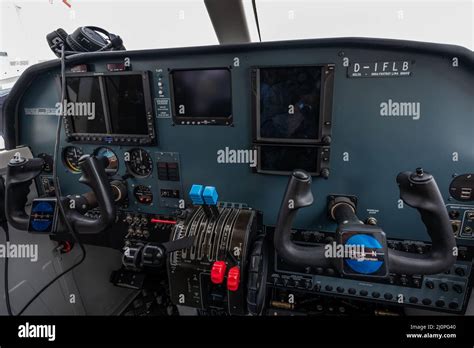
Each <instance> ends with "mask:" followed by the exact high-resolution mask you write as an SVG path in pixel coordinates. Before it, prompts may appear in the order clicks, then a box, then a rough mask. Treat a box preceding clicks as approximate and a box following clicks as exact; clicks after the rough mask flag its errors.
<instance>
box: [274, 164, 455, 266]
mask: <svg viewBox="0 0 474 348" xmlns="http://www.w3.org/2000/svg"><path fill="white" fill-rule="evenodd" d="M397 183H398V185H399V188H400V198H401V199H402V200H403V201H404V202H405V204H407V205H409V206H410V207H413V208H416V209H417V210H418V212H419V213H420V215H421V219H422V221H423V223H424V224H425V226H426V228H427V230H428V234H429V236H430V237H431V242H432V246H431V250H430V251H429V252H428V253H426V254H414V253H408V252H402V251H397V250H393V249H389V248H387V246H386V241H385V234H384V233H383V231H382V230H381V229H380V228H378V227H375V226H369V225H365V224H363V223H362V222H361V221H360V220H359V218H358V217H357V216H356V214H355V206H354V205H353V204H351V202H350V201H349V200H348V199H347V200H344V199H341V200H340V201H338V202H337V203H335V204H334V203H333V205H332V207H331V216H332V218H333V219H334V220H335V221H337V223H338V233H339V234H341V233H347V232H349V231H350V234H351V235H352V236H354V235H358V237H357V238H355V239H352V240H362V238H359V237H361V236H362V235H365V236H367V235H371V236H370V237H369V238H371V239H372V241H373V240H374V239H376V240H377V241H376V242H375V244H376V247H377V248H379V250H381V252H380V254H384V255H383V256H384V258H383V260H384V261H383V262H384V263H385V268H386V269H387V270H388V271H389V272H394V273H401V274H435V273H441V272H444V271H446V270H448V269H449V268H450V267H451V266H452V265H453V264H454V262H455V261H456V256H455V247H456V241H455V239H454V236H453V233H452V229H451V225H450V223H449V217H448V214H447V211H446V208H445V206H444V202H443V198H442V196H441V193H440V191H439V189H438V186H437V184H436V181H435V179H434V178H433V176H432V175H430V174H429V173H426V172H423V170H422V169H421V168H418V169H417V170H416V172H414V173H413V172H402V173H400V174H398V176H397ZM312 203H313V194H312V192H311V176H309V175H308V174H307V173H306V172H304V171H302V170H295V171H294V172H293V174H292V175H291V177H290V180H289V182H288V186H287V188H286V192H285V196H284V198H283V202H282V205H281V207H280V212H279V215H278V221H277V225H276V228H275V236H274V245H275V249H276V251H277V253H278V255H279V256H281V257H282V258H283V259H284V260H285V261H286V262H288V263H290V264H293V265H298V266H305V267H307V266H310V267H331V266H334V267H336V268H338V269H339V270H340V271H341V263H340V262H339V260H336V259H335V258H331V257H326V255H325V247H324V246H325V245H324V244H320V245H316V246H312V247H307V246H302V245H298V244H295V243H294V242H293V241H292V240H291V239H290V234H291V226H292V223H293V220H294V218H295V216H296V214H297V212H298V209H300V208H304V207H307V206H310V205H311V204H312ZM375 237H376V238H375ZM338 240H344V238H342V239H341V238H338ZM369 244H372V245H369V247H373V248H374V245H373V244H374V243H373V242H371V243H369ZM384 244H385V245H384ZM366 246H367V245H366ZM376 261H377V260H376ZM378 262H380V261H378ZM369 268H370V267H369ZM363 273H364V272H363Z"/></svg>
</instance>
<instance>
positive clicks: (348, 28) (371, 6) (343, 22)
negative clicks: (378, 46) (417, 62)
mask: <svg viewBox="0 0 474 348" xmlns="http://www.w3.org/2000/svg"><path fill="white" fill-rule="evenodd" d="M250 2H251V1H250ZM255 5H256V9H257V15H258V22H259V27H260V35H261V38H262V41H275V40H296V39H310V38H311V39H312V38H334V37H371V38H387V39H405V40H414V41H426V42H435V43H445V44H453V45H460V46H464V47H467V48H469V49H473V48H474V44H473V41H474V39H473V32H474V29H473V26H472V25H473V19H474V5H473V1H472V0H435V1H433V0H402V1H400V0H396V1H394V0H291V1H290V0H255ZM248 7H249V6H247V9H246V13H247V18H248V20H253V21H255V19H254V15H253V13H252V14H251V15H249V12H250V11H248ZM250 7H251V4H250ZM250 29H251V30H252V28H250Z"/></svg>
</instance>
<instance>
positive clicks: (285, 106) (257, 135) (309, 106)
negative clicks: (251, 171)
mask: <svg viewBox="0 0 474 348" xmlns="http://www.w3.org/2000/svg"><path fill="white" fill-rule="evenodd" d="M333 82H334V65H332V64H326V65H302V66H276V67H275V66H270V67H255V68H253V69H252V111H253V114H252V116H253V144H254V146H255V147H256V148H257V149H258V166H257V170H256V171H257V172H258V173H264V174H274V175H288V174H290V173H291V172H292V171H293V170H294V169H304V170H306V171H308V172H309V173H311V175H314V176H318V175H319V176H322V177H324V178H328V176H329V145H330V144H331V124H332V122H331V113H332V94H333Z"/></svg>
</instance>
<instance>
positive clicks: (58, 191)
mask: <svg viewBox="0 0 474 348" xmlns="http://www.w3.org/2000/svg"><path fill="white" fill-rule="evenodd" d="M65 57H66V56H65V51H64V46H63V47H62V49H61V102H63V101H64V100H65V98H66V61H65ZM64 111H65V110H64V108H63V110H62V114H61V115H60V116H59V119H58V125H57V129H56V140H55V144H54V157H53V158H54V166H53V180H54V187H55V195H56V200H57V204H58V207H59V211H60V213H61V215H62V216H63V221H64V222H65V224H66V227H67V229H68V231H69V233H71V234H72V235H73V236H74V239H75V240H76V242H77V243H78V244H79V247H80V248H81V251H82V255H81V258H80V259H79V261H78V262H76V263H75V264H73V265H72V266H70V267H68V268H67V269H66V270H64V271H63V272H61V273H60V274H58V275H57V276H56V277H54V278H53V279H52V280H50V281H49V282H48V283H47V284H46V285H45V286H43V287H42V288H41V290H39V291H38V292H37V293H36V294H35V295H34V296H33V297H32V298H31V299H30V300H29V301H28V302H27V303H26V304H25V305H24V306H23V308H22V309H21V310H20V311H19V312H18V314H17V315H18V316H20V315H22V314H23V313H24V312H25V310H26V309H27V308H28V307H29V306H30V305H31V304H32V303H33V302H34V301H35V300H36V299H37V298H38V297H39V296H40V295H41V294H42V293H43V292H44V291H45V290H46V289H48V288H49V287H50V286H51V285H52V284H53V283H54V282H56V281H57V280H58V279H59V278H61V277H62V276H64V275H65V274H67V273H68V272H70V271H72V270H73V269H74V268H76V267H77V266H79V265H80V264H81V263H82V262H83V261H84V259H85V258H86V249H85V248H84V245H83V244H82V242H81V240H80V238H79V236H78V234H77V232H76V231H75V230H74V228H73V226H72V225H71V223H70V222H69V221H68V219H67V218H66V212H65V210H64V206H63V203H62V201H61V189H60V186H59V180H58V176H57V161H56V159H57V156H58V153H59V142H60V138H61V126H62V119H63V117H64ZM5 260H7V258H5ZM7 283H8V282H7ZM6 286H7V287H8V284H6Z"/></svg>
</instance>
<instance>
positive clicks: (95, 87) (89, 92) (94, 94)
mask: <svg viewBox="0 0 474 348" xmlns="http://www.w3.org/2000/svg"><path fill="white" fill-rule="evenodd" d="M66 85H67V98H68V102H69V103H68V104H67V105H66V107H65V112H66V114H67V115H68V116H70V120H71V121H72V128H73V132H74V133H92V134H104V133H107V127H106V123H105V116H104V106H103V104H102V97H101V93H100V83H99V78H98V77H68V78H67V80H66Z"/></svg>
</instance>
